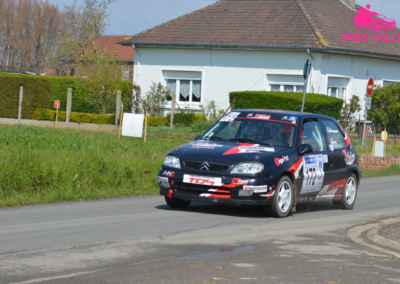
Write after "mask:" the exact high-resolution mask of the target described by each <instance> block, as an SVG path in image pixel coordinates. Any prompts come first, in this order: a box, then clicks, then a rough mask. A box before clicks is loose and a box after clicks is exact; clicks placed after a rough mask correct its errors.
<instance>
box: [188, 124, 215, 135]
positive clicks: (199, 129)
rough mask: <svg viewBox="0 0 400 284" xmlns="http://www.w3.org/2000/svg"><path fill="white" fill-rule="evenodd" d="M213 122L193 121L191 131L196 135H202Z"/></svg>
mask: <svg viewBox="0 0 400 284" xmlns="http://www.w3.org/2000/svg"><path fill="white" fill-rule="evenodd" d="M213 124H214V122H212V121H210V122H209V121H195V122H194V123H193V125H192V131H193V132H194V133H196V134H202V133H203V132H205V131H206V130H207V129H208V128H210V127H211V126H212V125H213Z"/></svg>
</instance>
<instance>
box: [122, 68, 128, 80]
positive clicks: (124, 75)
mask: <svg viewBox="0 0 400 284" xmlns="http://www.w3.org/2000/svg"><path fill="white" fill-rule="evenodd" d="M121 79H122V80H124V81H128V80H129V66H128V65H125V66H124V65H122V78H121Z"/></svg>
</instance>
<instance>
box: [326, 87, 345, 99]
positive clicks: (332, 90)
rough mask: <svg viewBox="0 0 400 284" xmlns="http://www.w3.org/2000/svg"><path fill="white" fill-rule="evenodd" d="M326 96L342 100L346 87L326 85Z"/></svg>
mask: <svg viewBox="0 0 400 284" xmlns="http://www.w3.org/2000/svg"><path fill="white" fill-rule="evenodd" d="M328 96H331V97H334V98H338V99H342V100H343V99H344V98H345V97H346V88H340V87H328Z"/></svg>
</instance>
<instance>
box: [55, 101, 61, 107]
mask: <svg viewBox="0 0 400 284" xmlns="http://www.w3.org/2000/svg"><path fill="white" fill-rule="evenodd" d="M54 108H56V109H59V108H60V101H54Z"/></svg>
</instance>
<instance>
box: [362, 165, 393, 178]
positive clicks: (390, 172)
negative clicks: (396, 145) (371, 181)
mask: <svg viewBox="0 0 400 284" xmlns="http://www.w3.org/2000/svg"><path fill="white" fill-rule="evenodd" d="M361 170H362V178H370V177H384V176H395V175H400V165H397V164H392V165H390V167H388V168H386V169H382V170H379V171H370V170H365V169H361Z"/></svg>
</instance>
